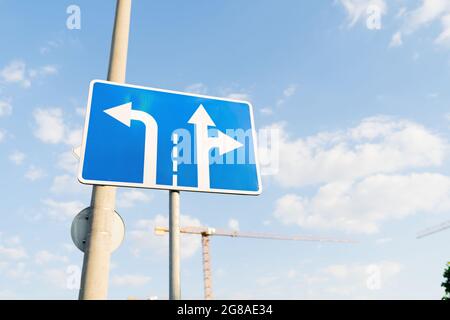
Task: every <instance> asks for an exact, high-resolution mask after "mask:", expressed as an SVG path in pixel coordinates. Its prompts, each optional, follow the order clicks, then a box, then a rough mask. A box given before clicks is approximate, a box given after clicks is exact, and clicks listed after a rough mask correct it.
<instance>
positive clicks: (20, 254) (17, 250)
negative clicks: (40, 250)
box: [0, 244, 27, 260]
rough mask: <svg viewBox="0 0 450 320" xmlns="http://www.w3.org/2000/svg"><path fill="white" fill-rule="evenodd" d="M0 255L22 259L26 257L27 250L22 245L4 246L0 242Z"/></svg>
mask: <svg viewBox="0 0 450 320" xmlns="http://www.w3.org/2000/svg"><path fill="white" fill-rule="evenodd" d="M0 255H1V256H6V257H7V258H10V259H14V260H17V259H22V258H26V257H27V252H26V250H25V249H24V248H23V247H22V246H17V247H6V246H4V245H1V244H0Z"/></svg>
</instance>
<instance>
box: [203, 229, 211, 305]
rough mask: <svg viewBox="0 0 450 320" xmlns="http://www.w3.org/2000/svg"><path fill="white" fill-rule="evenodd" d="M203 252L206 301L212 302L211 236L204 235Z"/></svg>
mask: <svg viewBox="0 0 450 320" xmlns="http://www.w3.org/2000/svg"><path fill="white" fill-rule="evenodd" d="M202 251H203V285H204V289H205V300H212V298H213V294H212V275H211V254H210V253H209V235H208V234H206V233H202Z"/></svg>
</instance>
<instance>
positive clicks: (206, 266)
mask: <svg viewBox="0 0 450 320" xmlns="http://www.w3.org/2000/svg"><path fill="white" fill-rule="evenodd" d="M168 232H169V228H167V227H155V234H156V235H164V234H165V233H168ZM180 233H186V234H198V235H201V237H202V256H203V285H204V292H205V300H211V299H212V298H213V293H212V273H211V255H210V245H209V240H210V239H209V238H210V237H211V236H221V237H232V238H237V237H239V238H255V239H271V240H291V241H314V242H332V243H355V241H352V240H344V239H331V238H321V237H312V236H283V235H274V234H265V233H255V232H246V233H244V232H239V231H229V230H220V229H215V228H208V227H184V228H180Z"/></svg>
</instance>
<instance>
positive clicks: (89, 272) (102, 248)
mask: <svg viewBox="0 0 450 320" xmlns="http://www.w3.org/2000/svg"><path fill="white" fill-rule="evenodd" d="M130 18H131V0H117V6H116V17H115V23H114V33H113V37H112V45H111V54H110V61H109V71H108V80H110V81H114V82H121V83H123V82H125V75H126V63H127V54H128V37H129V31H130ZM115 202H116V188H115V187H107V186H94V187H93V190H92V198H91V207H92V219H91V221H90V230H89V232H88V239H87V243H86V248H85V254H84V260H83V271H82V276H81V287H80V293H79V299H80V300H100V299H106V298H107V296H108V280H109V264H110V257H111V229H112V219H113V217H114V209H115Z"/></svg>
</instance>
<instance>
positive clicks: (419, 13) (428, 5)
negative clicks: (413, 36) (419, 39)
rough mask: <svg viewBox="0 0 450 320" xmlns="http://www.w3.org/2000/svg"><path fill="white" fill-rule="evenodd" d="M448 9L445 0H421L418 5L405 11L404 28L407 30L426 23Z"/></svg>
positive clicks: (449, 4) (449, 7) (448, 5)
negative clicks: (411, 9)
mask: <svg viewBox="0 0 450 320" xmlns="http://www.w3.org/2000/svg"><path fill="white" fill-rule="evenodd" d="M448 10H450V3H449V2H448V1H447V0H422V4H421V6H420V7H418V8H416V9H414V10H413V11H410V12H407V13H406V15H405V16H406V18H407V21H406V29H407V30H408V31H409V32H412V31H415V30H416V29H418V28H420V27H422V26H424V25H428V24H430V23H431V22H433V21H434V20H436V19H438V18H439V17H441V16H442V15H443V14H444V13H446V12H448Z"/></svg>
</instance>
